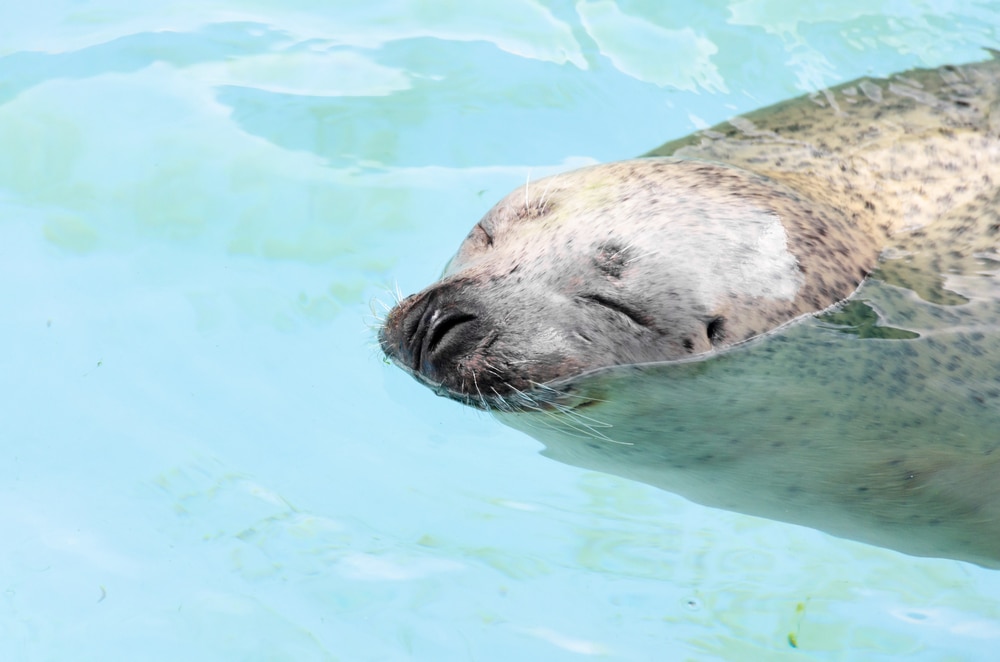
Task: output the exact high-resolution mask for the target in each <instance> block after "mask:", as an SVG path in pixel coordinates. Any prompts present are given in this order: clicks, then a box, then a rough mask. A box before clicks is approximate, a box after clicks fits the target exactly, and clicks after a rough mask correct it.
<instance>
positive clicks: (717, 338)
mask: <svg viewBox="0 0 1000 662" xmlns="http://www.w3.org/2000/svg"><path fill="white" fill-rule="evenodd" d="M705 335H707V336H708V341H709V342H710V343H712V344H713V345H714V344H716V343H719V342H722V341H723V340H725V339H726V318H725V317H713V318H712V319H710V320H708V324H706V325H705Z"/></svg>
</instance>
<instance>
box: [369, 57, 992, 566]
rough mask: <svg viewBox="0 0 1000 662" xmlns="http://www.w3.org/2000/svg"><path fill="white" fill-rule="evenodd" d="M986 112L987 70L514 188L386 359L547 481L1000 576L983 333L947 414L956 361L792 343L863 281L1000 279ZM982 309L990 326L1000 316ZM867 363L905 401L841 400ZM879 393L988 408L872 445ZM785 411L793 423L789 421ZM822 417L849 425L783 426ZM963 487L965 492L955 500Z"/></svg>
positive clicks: (879, 385)
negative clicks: (481, 421) (530, 459)
mask: <svg viewBox="0 0 1000 662" xmlns="http://www.w3.org/2000/svg"><path fill="white" fill-rule="evenodd" d="M998 103H1000V63H998V62H997V60H996V59H990V60H988V61H985V62H980V63H975V64H970V65H963V66H946V67H941V68H939V69H933V70H915V71H910V72H907V73H905V74H900V75H896V76H893V77H891V78H889V79H861V80H858V81H854V82H851V83H848V84H845V85H841V86H839V87H836V88H832V89H830V90H825V91H823V92H821V93H816V94H813V95H808V96H805V97H801V98H798V99H793V100H791V101H788V102H784V103H781V104H778V105H776V106H772V107H769V108H765V109H763V110H759V111H756V112H754V113H751V114H748V115H746V116H743V117H739V118H734V119H732V120H730V121H729V122H727V123H725V124H722V125H719V126H717V127H713V128H712V129H708V130H705V131H701V132H699V133H696V134H694V135H692V136H689V137H687V138H683V139H681V140H677V141H672V142H669V143H667V144H665V145H663V146H661V147H660V148H658V149H656V150H654V151H653V152H651V153H649V154H648V155H646V156H645V157H642V158H639V159H632V160H627V161H621V162H617V163H609V164H602V165H597V166H592V167H588V168H583V169H580V170H577V171H573V172H569V173H565V174H561V175H556V176H554V177H550V178H547V179H543V180H540V181H538V182H535V183H533V184H531V185H530V186H525V187H522V188H520V189H517V190H515V191H514V192H512V193H511V194H510V195H508V196H507V197H506V198H504V199H503V200H501V201H500V202H499V203H498V204H497V205H496V206H495V207H494V208H493V209H491V210H490V211H489V212H488V213H487V214H486V215H485V217H484V218H483V219H482V220H481V221H479V223H477V224H476V225H475V226H474V227H473V229H472V231H471V232H470V234H469V235H468V237H467V238H466V239H465V241H464V242H463V243H462V245H461V246H460V248H459V250H458V252H457V254H456V255H455V257H454V258H453V259H452V260H451V262H450V263H449V264H448V265H447V267H446V269H445V271H444V273H443V275H442V277H441V279H440V280H439V281H438V282H436V283H434V284H433V285H431V286H430V287H428V288H426V289H425V290H423V291H422V292H420V293H418V294H416V295H413V296H411V297H408V298H406V299H404V300H402V301H400V302H399V303H398V304H397V305H396V307H395V308H394V309H392V310H391V311H390V312H389V314H388V315H387V317H386V319H385V322H384V324H383V326H382V328H381V329H380V331H379V341H380V344H381V346H382V348H383V350H384V351H385V353H386V355H387V356H388V357H389V358H391V359H392V360H393V361H394V362H395V363H396V364H397V365H399V366H400V367H402V368H403V369H404V370H406V371H408V372H409V373H410V374H412V375H413V376H414V377H416V378H417V379H418V380H420V381H421V382H423V383H425V384H426V385H428V386H430V387H431V388H433V389H434V390H435V391H436V392H437V393H438V394H440V395H445V396H447V397H450V398H453V399H455V400H458V401H460V402H464V403H466V404H469V405H472V406H475V407H479V408H482V409H486V410H490V411H493V412H494V413H497V414H498V416H499V417H500V418H501V420H503V421H504V422H505V423H508V424H510V425H512V426H514V427H518V428H521V429H524V430H525V431H527V432H529V434H532V435H534V436H536V437H538V438H539V439H541V440H542V441H543V442H544V443H545V444H546V446H547V451H546V452H547V453H548V454H549V455H552V456H554V457H558V458H559V459H561V460H563V461H566V462H569V463H573V464H578V465H580V466H587V467H591V468H596V469H599V470H603V471H609V472H612V473H617V474H619V475H625V476H630V477H633V478H636V479H638V480H642V481H644V482H648V483H651V484H654V485H658V486H661V487H664V488H665V489H669V490H671V491H675V492H678V493H680V494H682V495H683V496H686V497H688V498H691V499H693V500H695V501H698V502H700V503H705V504H707V505H714V506H718V507H723V508H729V509H733V510H738V511H741V512H748V513H751V514H758V515H763V516H765V517H771V518H774V519H781V520H784V521H792V522H797V523H802V524H806V525H809V526H813V527H815V528H820V529H822V530H825V531H828V532H831V533H834V534H836V535H842V536H845V537H850V538H855V539H859V540H865V541H868V542H874V543H875V544H880V545H883V546H888V547H893V548H896V549H900V550H902V551H906V552H908V553H911V554H918V555H929V556H949V557H953V558H963V559H966V560H971V561H973V562H976V563H981V564H984V565H1000V452H997V453H996V454H994V453H993V451H994V450H997V449H1000V432H998V430H1000V420H995V419H996V416H995V415H994V414H992V413H990V412H997V411H1000V359H997V357H1000V343H997V344H998V347H997V348H995V349H994V347H993V345H992V344H991V343H992V342H993V341H994V340H996V337H997V335H998V332H997V331H996V329H997V328H1000V327H986V328H987V332H986V333H983V332H980V333H979V335H980V337H979V339H978V340H977V339H970V338H966V337H964V336H963V338H965V339H964V340H963V341H962V342H966V343H968V345H969V346H970V347H972V348H973V349H974V351H975V352H976V353H977V355H978V356H979V359H978V361H979V363H980V365H983V361H984V359H983V357H984V356H985V357H987V359H988V360H987V361H986V364H988V365H993V364H991V363H989V360H993V359H997V360H996V361H995V364H996V366H997V370H996V372H995V373H993V376H992V377H990V378H988V379H990V380H992V384H993V386H991V387H989V388H985V387H984V388H981V389H979V390H976V391H975V392H974V393H971V392H967V391H968V389H966V391H963V392H962V393H961V394H958V395H956V394H955V393H954V392H949V393H944V392H943V391H942V390H941V389H927V388H926V386H927V383H928V380H929V379H930V378H932V377H933V376H934V374H935V373H934V359H935V357H941V356H943V355H945V354H946V353H947V352H945V351H944V350H943V349H942V347H941V343H940V342H928V343H925V344H923V345H920V344H919V343H918V344H917V345H914V344H913V342H916V341H913V338H914V337H920V338H921V339H923V338H922V336H921V335H920V333H919V332H913V333H911V335H910V336H906V338H909V340H898V341H894V343H893V344H891V345H889V346H890V347H892V348H893V349H892V351H889V353H888V354H886V353H884V352H886V351H888V350H886V349H885V348H884V347H883V346H881V345H876V344H874V343H873V342H868V343H867V344H866V345H865V346H864V348H863V349H862V348H859V347H858V346H857V345H856V344H855V345H849V346H844V347H839V346H838V347H830V346H829V343H828V342H826V341H824V342H825V343H826V344H822V343H820V344H819V345H818V344H817V343H816V342H815V338H816V337H817V336H816V335H815V333H814V334H813V335H812V336H810V335H809V334H808V333H806V337H807V340H804V341H802V344H801V345H794V344H793V345H789V344H788V343H787V341H788V339H789V338H793V337H798V336H797V335H796V334H798V333H800V332H804V331H809V330H812V331H813V332H816V331H817V330H818V329H819V328H821V327H822V326H823V325H822V323H821V322H819V321H817V318H816V316H817V315H820V314H822V313H824V312H825V311H830V310H833V309H836V308H837V307H838V306H843V302H845V301H846V300H848V299H851V298H852V297H854V298H857V297H858V295H857V293H858V292H859V287H860V288H861V291H864V290H865V289H866V288H869V287H875V285H872V282H873V279H868V276H869V274H871V273H872V272H873V271H874V270H876V269H879V270H880V272H879V273H882V270H886V271H887V272H891V269H886V267H887V265H888V264H890V263H892V262H893V260H891V259H889V258H890V257H892V256H897V257H898V256H901V255H902V256H907V257H908V258H912V257H914V256H916V258H918V259H919V260H924V263H923V264H924V266H923V267H921V268H910V269H909V270H907V269H897V270H896V273H897V274H901V273H904V272H905V273H908V274H909V276H910V278H909V281H908V282H907V283H901V284H903V285H905V286H908V287H910V288H911V290H912V291H914V292H922V291H924V292H926V291H928V288H933V287H936V286H939V285H940V283H942V282H943V280H942V274H944V273H946V272H948V271H949V270H951V271H952V272H955V273H958V272H959V271H962V269H965V271H962V273H974V272H976V270H978V272H980V273H984V272H985V273H992V271H990V270H989V268H987V267H988V265H987V263H989V264H994V265H995V262H991V260H1000V256H998V253H1000V250H998V249H1000V221H998V219H997V214H996V212H995V211H994V210H995V209H997V204H996V203H997V202H998V197H1000V195H998V192H1000V189H998V183H1000V137H998V132H997V129H998V127H1000V119H998V118H1000V111H998V110H997V108H998ZM984 265H986V266H985V267H984ZM866 279H867V280H866ZM879 282H880V283H883V284H884V283H885V282H886V280H885V278H884V277H883V279H882V280H881V281H879ZM970 287H972V288H973V289H975V288H974V286H972V285H970ZM938 289H941V287H938ZM994 295H996V296H995V300H994ZM959 299H960V301H961V302H964V303H968V302H969V301H970V299H969V298H966V297H959ZM984 300H986V301H989V302H993V303H995V302H996V301H1000V293H993V292H992V291H990V292H987V293H986V295H985V299H984ZM891 307H892V306H890V305H889V304H888V303H887V304H885V308H886V310H888V309H889V308H891ZM904 308H905V307H899V306H895V307H894V308H893V310H895V311H896V312H898V313H899V314H900V315H904V316H905V314H906V313H905V311H904ZM974 308H975V310H976V311H977V314H978V315H979V318H978V319H986V320H989V319H992V317H991V316H992V315H993V313H994V312H996V310H997V309H1000V306H997V307H996V308H994V307H990V305H986V306H985V307H982V306H980V307H974ZM923 312H924V313H926V314H928V315H932V313H930V312H927V311H923ZM883 313H884V311H883ZM910 313H911V317H912V316H914V315H916V313H915V312H914V311H913V310H911V311H910ZM874 314H875V312H873V315H874ZM998 319H1000V317H998ZM952 323H953V320H952ZM929 328H930V327H928V328H925V329H924V331H925V334H926V335H931V334H930V333H929ZM946 328H947V329H950V330H954V327H953V326H952V327H946ZM808 338H812V340H809V339H808ZM779 342H781V343H784V344H782V345H780V346H778V348H777V349H776V348H775V346H774V344H775V343H779ZM908 342H909V343H910V344H907V343H908ZM956 342H958V341H956ZM883 344H884V341H883ZM963 346H964V345H963ZM818 347H819V348H822V349H823V350H825V351H828V354H827V355H824V354H821V353H819V352H818V351H817V349H818ZM915 347H916V348H917V349H915ZM761 352H763V354H762V353H761ZM838 352H844V353H842V354H838ZM893 352H896V353H893ZM737 355H738V356H737ZM835 355H836V356H838V357H839V358H837V359H836V361H833V363H831V362H830V360H831V359H830V357H831V356H835ZM762 356H767V357H769V360H770V363H768V361H763V360H762V359H761V357H762ZM734 357H736V358H734ZM876 359H879V360H892V361H897V362H903V363H904V364H906V365H909V366H910V368H909V372H908V374H906V375H904V376H905V379H906V381H901V380H902V379H903V376H900V375H899V374H897V375H896V376H895V377H885V376H882V377H880V378H879V379H874V380H873V379H872V378H871V377H870V376H869V377H868V378H866V379H867V381H864V382H863V383H864V384H865V387H864V388H859V389H858V391H859V392H865V393H867V394H868V397H867V399H866V400H865V401H859V400H857V399H856V398H841V399H839V400H837V399H836V398H833V397H832V393H831V391H833V390H836V389H835V388H834V387H835V386H837V385H838V384H839V385H843V384H852V385H857V384H858V380H860V379H862V376H861V375H859V374H858V370H859V369H860V370H862V372H863V370H864V368H863V366H869V367H870V366H871V365H873V363H872V362H873V361H874V360H876ZM637 366H638V367H637ZM740 366H754V368H753V370H747V369H743V368H740ZM775 366H780V368H781V370H779V371H777V372H775V371H774V367H775ZM810 366H812V367H811V368H810ZM859 366H862V368H858V367H859ZM957 370H958V372H959V374H958V375H953V376H952V377H953V378H954V377H958V378H961V377H962V375H963V374H967V375H968V376H972V375H973V374H974V373H975V374H979V373H978V372H976V371H977V370H978V368H977V367H975V366H973V365H972V364H971V363H969V364H968V365H967V367H966V368H964V369H957ZM755 371H756V372H755ZM708 374H710V375H712V377H711V380H712V381H710V382H707V383H706V377H705V375H708ZM734 375H738V376H739V377H740V378H739V379H736V378H735V377H734ZM769 375H770V376H769ZM817 375H819V377H818V376H817ZM838 380H842V381H838ZM721 384H726V385H727V386H726V388H725V389H723V388H721V387H720V386H719V385H721ZM977 384H978V382H977ZM871 385H874V387H873V388H874V391H873V390H872V388H869V387H870V386H871ZM727 389H728V390H727ZM891 389H895V395H894V396H893V398H894V399H893V398H890V399H889V400H886V398H885V397H883V402H882V404H883V405H884V404H886V403H887V402H889V401H892V402H898V403H902V404H901V405H900V406H903V405H905V404H906V403H913V402H917V403H923V404H921V405H920V406H922V407H923V406H927V407H931V408H932V409H935V410H937V411H939V413H940V412H947V411H948V407H947V406H946V405H948V404H949V403H950V404H951V405H955V402H956V400H955V399H956V398H958V399H960V400H961V399H963V398H971V399H972V400H973V401H974V399H975V397H979V398H980V400H981V401H982V402H981V403H980V404H981V405H982V406H981V408H980V409H977V411H976V412H975V413H976V415H977V416H978V418H977V417H976V416H973V418H972V419H969V418H968V416H969V414H968V412H966V413H965V414H963V416H964V418H963V417H962V416H960V417H959V418H961V419H962V420H965V421H966V424H964V425H963V426H960V427H963V429H965V430H966V431H965V432H964V433H963V434H966V435H967V436H968V435H972V437H974V438H973V439H971V440H970V439H968V438H963V439H961V440H958V439H956V438H954V434H952V433H953V432H954V429H955V428H954V425H953V426H952V427H951V433H950V432H949V430H948V429H941V428H939V427H938V426H933V425H932V426H930V427H926V426H925V427H926V429H925V430H918V432H917V433H914V432H913V430H914V429H916V428H915V426H913V425H909V426H908V425H907V421H906V419H905V417H904V418H902V419H899V418H898V417H895V416H893V417H889V418H891V419H892V420H893V421H894V423H892V424H884V422H883V421H884V420H887V419H886V417H885V416H882V417H881V418H880V415H879V414H878V411H877V410H876V409H873V406H874V405H875V403H878V401H879V397H880V394H881V395H882V396H885V394H886V393H887V392H888V391H890V390H891ZM705 394H713V397H712V398H710V399H709V400H708V401H707V402H706V401H703V400H701V399H699V398H700V397H701V396H702V395H705ZM801 394H809V397H811V398H813V399H812V400H810V401H809V403H810V404H809V405H808V406H805V405H803V404H802V403H799V404H798V405H796V407H790V406H783V405H782V402H785V403H788V402H793V401H795V402H797V401H798V400H799V399H800V395H801ZM918 394H919V397H917V395H918ZM727 399H728V401H729V402H728V404H727V403H726V400H727ZM782 399H784V400H782ZM685 402H687V403H688V404H687V405H686V406H680V404H681V403H685ZM831 402H833V403H834V404H831ZM848 402H849V403H851V405H850V407H846V406H842V404H843V403H848ZM824 403H825V404H824ZM837 403H840V404H837ZM824 407H825V408H826V411H833V410H836V411H838V412H840V419H839V421H840V423H838V424H837V425H833V424H830V425H826V426H825V427H824V426H823V425H819V424H817V423H816V421H815V419H814V420H813V423H812V425H811V427H810V426H807V427H806V428H803V427H802V426H801V425H799V424H792V423H790V421H799V420H808V419H806V418H802V417H803V416H805V415H806V413H807V412H809V416H813V415H815V414H816V412H822V411H824ZM713 408H714V409H715V410H714V411H713ZM903 409H905V410H906V411H911V409H912V407H909V406H904V407H903ZM958 409H960V408H959V407H957V405H955V410H956V411H957V410H958ZM736 411H738V412H741V414H742V415H741V416H740V417H739V418H734V417H733V416H732V414H733V413H734V412H736ZM720 414H721V415H722V416H723V418H724V419H725V421H726V422H728V423H729V424H725V423H724V422H720V420H719V417H720ZM918 418H919V417H918ZM945 418H948V419H949V420H952V418H954V417H952V416H946V417H945ZM897 419H898V420H897ZM970 420H971V421H972V423H971V425H972V427H969V425H970V424H968V421H970ZM782 421H784V423H782ZM845 422H846V423H845ZM910 422H911V423H912V420H911V421H910ZM956 424H957V423H956ZM864 426H874V428H877V429H878V430H879V431H878V433H877V434H874V433H872V427H868V428H865V427H864ZM931 428H933V430H934V432H933V433H930V432H928V431H929V430H931ZM942 435H944V436H942ZM874 440H877V441H878V444H875V443H874ZM959 441H961V443H959ZM775 444H777V445H775ZM776 449H782V450H781V451H780V452H778V451H777V450H776ZM779 462H780V463H781V466H782V467H784V468H787V471H784V470H781V471H779V470H777V469H776V463H779ZM969 480H975V481H976V483H975V488H972V487H969V488H960V487H956V485H958V484H959V482H960V481H966V482H967V481H969ZM917 485H919V486H920V489H914V487H915V486H917ZM790 502H791V503H792V505H790ZM915 505H919V506H920V507H921V508H923V509H924V510H923V511H922V513H923V514H921V515H920V516H919V517H918V518H916V519H915V518H914V513H915V512H916V511H915V510H914V506H915ZM918 520H919V523H920V526H919V527H918V526H916V523H918ZM914 528H919V529H920V530H921V531H922V533H921V534H917V535H915V534H914V533H913V529H914Z"/></svg>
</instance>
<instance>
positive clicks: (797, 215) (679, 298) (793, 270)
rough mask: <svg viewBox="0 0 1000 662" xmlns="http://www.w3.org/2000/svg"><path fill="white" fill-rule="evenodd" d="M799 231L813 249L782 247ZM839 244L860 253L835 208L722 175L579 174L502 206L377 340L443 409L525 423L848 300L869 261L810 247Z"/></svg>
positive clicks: (634, 163)
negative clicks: (573, 380) (630, 378)
mask: <svg viewBox="0 0 1000 662" xmlns="http://www.w3.org/2000/svg"><path fill="white" fill-rule="evenodd" d="M800 226H801V227H808V228H809V233H808V238H811V239H812V241H810V240H809V239H808V238H805V239H803V238H802V237H801V236H800V235H801V233H799V235H798V236H799V240H798V241H791V240H790V238H789V234H790V233H789V227H794V228H798V227H800ZM850 234H854V235H858V237H857V239H856V241H854V242H853V245H855V246H857V245H865V244H866V243H872V242H871V241H870V240H867V239H865V238H864V237H863V236H861V235H863V232H862V230H860V229H859V228H858V227H857V224H856V223H848V222H847V221H846V220H845V219H843V218H841V217H839V216H838V214H837V212H836V210H831V209H826V208H824V207H822V205H819V204H817V203H815V202H812V201H809V200H807V199H805V198H803V197H802V196H800V195H798V194H797V193H796V192H795V191H793V190H791V189H790V188H788V187H786V186H784V185H782V184H780V183H778V182H776V181H773V180H770V179H768V178H767V177H764V176H761V175H758V174H754V173H751V172H748V171H746V170H742V169H740V168H736V167H733V166H727V165H722V164H717V163H711V162H704V161H693V160H680V159H670V158H648V159H636V160H631V161H622V162H618V163H610V164H603V165H597V166H592V167H588V168H583V169H580V170H576V171H573V172H570V173H566V174H562V175H556V176H554V177H550V178H547V179H543V180H540V181H538V182H535V183H533V184H531V185H530V187H527V186H526V187H522V188H520V189H517V190H515V191H514V192H513V193H511V194H510V195H508V196H507V197H506V198H504V199H503V200H501V201H500V202H499V203H498V204H497V205H496V206H495V207H494V208H493V209H492V210H490V211H489V212H488V213H487V214H486V216H485V217H484V218H483V219H482V220H481V221H480V222H479V223H477V224H476V225H475V227H474V228H473V229H472V232H470V233H469V235H468V237H466V239H465V241H464V242H463V243H462V245H461V246H460V248H459V250H458V253H457V254H456V255H455V257H454V258H453V259H452V260H451V262H450V263H449V264H448V266H447V267H446V268H445V271H444V273H443V275H442V277H441V279H440V280H439V281H438V282H437V283H435V284H433V285H431V286H430V287H428V288H426V289H425V290H423V291H422V292H420V293H418V294H415V295H413V296H410V297H408V298H406V299H404V300H403V301H401V302H400V303H399V304H398V305H397V306H396V307H395V308H394V309H393V310H392V311H390V313H389V315H388V316H387V318H386V321H385V324H384V325H383V327H382V329H381V330H380V333H379V341H380V343H381V346H382V349H383V350H384V351H385V353H386V354H387V356H389V357H390V358H391V359H392V360H393V361H395V362H396V363H397V364H398V365H400V366H401V367H402V368H404V369H405V370H407V371H408V372H410V373H411V374H412V375H413V376H414V377H416V378H417V379H419V380H420V381H422V382H424V383H425V384H427V385H428V386H430V387H431V388H433V389H434V390H435V391H436V392H437V393H439V394H440V395H446V396H448V397H451V398H454V399H456V400H459V401H462V402H465V403H466V404H470V405H473V406H478V407H481V408H484V409H494V408H499V409H502V410H510V409H534V408H538V407H539V406H543V405H544V404H545V403H546V401H547V398H546V396H545V395H544V393H545V392H546V390H545V388H544V385H545V384H548V383H551V382H553V381H558V380H561V379H565V378H568V377H571V376H574V375H578V374H581V373H583V372H587V371H590V370H594V369H598V368H602V367H607V366H613V365H631V364H642V363H651V362H661V361H671V360H679V359H687V358H690V357H696V356H699V355H706V354H709V353H710V352H712V351H713V350H715V349H719V348H723V347H727V346H729V345H732V344H734V343H738V342H741V341H744V340H747V339H749V338H752V337H754V336H758V335H760V334H762V333H765V332H767V331H769V330H771V329H774V328H776V327H778V326H780V325H782V324H784V323H786V322H788V321H789V320H791V319H794V318H796V317H798V316H800V315H803V314H805V313H809V312H815V311H816V310H821V309H823V308H826V307H828V306H830V305H832V304H833V303H835V302H837V301H839V300H841V299H844V298H846V297H847V296H849V295H850V294H851V292H853V291H854V289H856V287H857V285H858V284H859V283H860V281H861V280H862V278H863V277H864V274H865V273H866V270H867V265H868V263H870V262H874V259H875V257H876V254H877V253H876V252H875V251H874V250H869V251H864V250H860V251H859V250H853V251H846V250H841V249H840V248H839V247H838V246H837V245H830V244H829V243H828V242H823V241H822V238H823V237H824V236H830V237H834V236H837V237H841V238H843V239H844V240H846V241H848V242H850V239H851V237H849V236H845V235H850ZM845 260H846V261H847V262H849V264H847V265H845V264H843V262H844V261H845ZM810 271H816V272H817V273H821V274H831V276H830V277H829V278H827V277H818V278H817V277H815V276H814V277H810ZM834 274H836V276H833V275H834Z"/></svg>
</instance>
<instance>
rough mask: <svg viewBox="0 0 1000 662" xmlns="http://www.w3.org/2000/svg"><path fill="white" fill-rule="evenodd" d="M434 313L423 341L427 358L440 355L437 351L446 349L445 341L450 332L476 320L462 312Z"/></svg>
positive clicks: (469, 314)
mask: <svg viewBox="0 0 1000 662" xmlns="http://www.w3.org/2000/svg"><path fill="white" fill-rule="evenodd" d="M435 313H436V314H435V316H434V317H433V318H432V319H431V322H430V324H431V327H430V330H429V331H428V332H427V339H426V340H425V341H424V355H425V356H427V357H433V356H436V355H438V354H439V353H440V351H439V350H442V349H445V348H446V347H447V343H445V340H446V338H447V336H448V335H449V334H451V332H452V331H455V330H457V329H458V328H459V327H461V326H463V325H465V324H468V323H469V322H472V321H475V319H476V316H475V315H473V314H471V313H466V312H463V311H448V312H441V311H435ZM437 313H440V314H437Z"/></svg>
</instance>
